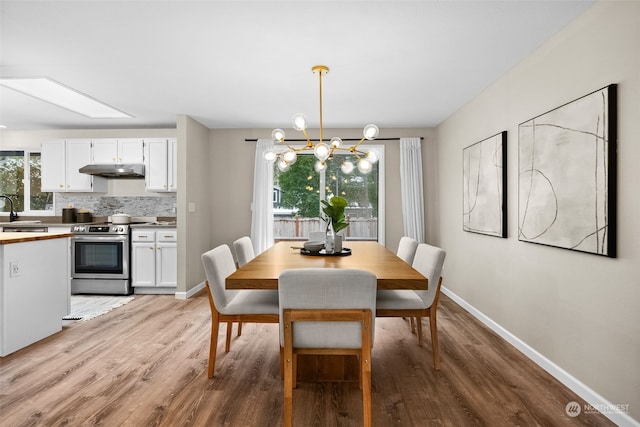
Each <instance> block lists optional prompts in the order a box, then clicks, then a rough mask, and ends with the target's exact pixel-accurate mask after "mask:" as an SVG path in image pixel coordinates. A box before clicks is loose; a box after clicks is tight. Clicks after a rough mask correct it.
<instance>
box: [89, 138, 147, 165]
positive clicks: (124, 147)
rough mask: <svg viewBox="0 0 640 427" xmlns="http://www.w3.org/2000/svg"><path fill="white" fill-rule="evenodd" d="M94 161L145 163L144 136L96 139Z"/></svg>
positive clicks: (100, 162)
mask: <svg viewBox="0 0 640 427" xmlns="http://www.w3.org/2000/svg"><path fill="white" fill-rule="evenodd" d="M92 144H93V153H92V155H93V157H92V163H94V164H108V163H118V164H120V163H143V162H144V145H143V144H144V143H143V140H142V138H124V139H116V138H103V139H94V140H93V141H92Z"/></svg>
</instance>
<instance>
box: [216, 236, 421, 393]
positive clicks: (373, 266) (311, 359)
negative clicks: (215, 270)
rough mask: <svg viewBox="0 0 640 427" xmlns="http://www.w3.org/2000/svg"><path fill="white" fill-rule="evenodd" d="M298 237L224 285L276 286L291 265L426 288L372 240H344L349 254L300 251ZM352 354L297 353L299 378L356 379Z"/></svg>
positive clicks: (388, 284)
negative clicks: (350, 270)
mask: <svg viewBox="0 0 640 427" xmlns="http://www.w3.org/2000/svg"><path fill="white" fill-rule="evenodd" d="M302 245H303V242H301V241H281V242H278V243H276V244H275V245H273V246H272V247H271V248H269V249H267V250H266V251H264V252H262V253H261V254H259V255H258V256H256V257H255V258H254V259H253V260H251V261H249V262H248V263H247V264H245V265H243V266H242V267H240V268H239V269H237V270H236V271H235V272H234V273H232V274H231V275H229V276H228V277H227V279H226V282H225V286H226V288H227V289H278V277H279V276H280V273H282V272H283V271H284V270H288V269H292V268H356V269H362V270H367V271H369V272H371V273H373V274H375V275H376V277H377V281H378V289H379V290H382V289H415V290H424V289H427V286H428V281H427V278H426V277H424V276H423V275H422V274H420V273H419V272H418V271H416V270H414V269H413V268H412V267H411V266H410V265H409V264H407V263H406V262H405V261H404V260H402V259H401V258H399V257H398V256H397V255H396V254H395V253H393V252H391V251H389V250H388V249H387V248H385V247H384V246H383V245H381V244H380V243H378V242H374V241H346V242H344V244H343V246H344V247H345V248H348V249H350V251H351V253H350V255H345V256H340V255H331V256H322V255H303V254H302V253H301V252H300V249H301V247H302ZM358 372H359V364H358V361H357V359H356V358H355V356H338V355H308V354H307V355H299V356H298V364H297V380H298V381H355V382H357V381H358V378H359V377H358Z"/></svg>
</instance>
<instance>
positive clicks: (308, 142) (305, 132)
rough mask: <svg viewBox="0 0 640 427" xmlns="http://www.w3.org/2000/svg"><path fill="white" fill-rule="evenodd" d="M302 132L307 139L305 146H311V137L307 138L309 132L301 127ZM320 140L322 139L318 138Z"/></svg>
mask: <svg viewBox="0 0 640 427" xmlns="http://www.w3.org/2000/svg"><path fill="white" fill-rule="evenodd" d="M302 133H303V134H304V137H305V138H306V139H307V146H306V147H305V148H313V142H311V138H309V134H308V133H307V130H306V129H302ZM320 142H322V139H320Z"/></svg>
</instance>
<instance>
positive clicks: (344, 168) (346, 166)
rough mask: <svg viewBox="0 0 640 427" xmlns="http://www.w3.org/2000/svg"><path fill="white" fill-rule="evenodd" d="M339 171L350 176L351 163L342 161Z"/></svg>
mask: <svg viewBox="0 0 640 427" xmlns="http://www.w3.org/2000/svg"><path fill="white" fill-rule="evenodd" d="M340 169H341V170H342V172H343V173H346V174H350V173H351V172H353V163H351V162H349V161H344V162H342V164H341V165H340Z"/></svg>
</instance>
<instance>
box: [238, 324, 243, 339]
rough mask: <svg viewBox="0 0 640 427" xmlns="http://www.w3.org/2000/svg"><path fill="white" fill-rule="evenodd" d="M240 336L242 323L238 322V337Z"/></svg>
mask: <svg viewBox="0 0 640 427" xmlns="http://www.w3.org/2000/svg"><path fill="white" fill-rule="evenodd" d="M240 335H242V322H238V336H240Z"/></svg>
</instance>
